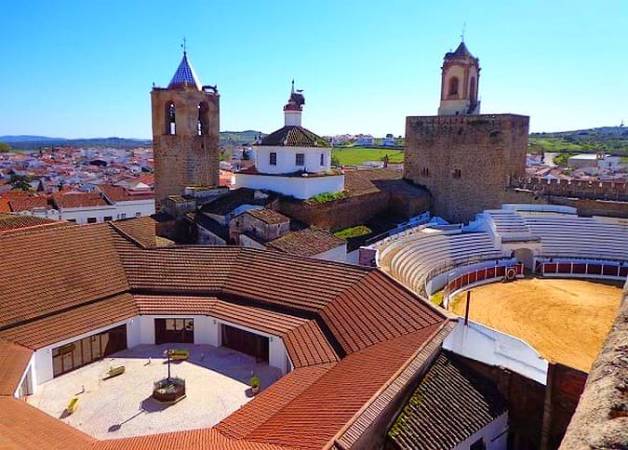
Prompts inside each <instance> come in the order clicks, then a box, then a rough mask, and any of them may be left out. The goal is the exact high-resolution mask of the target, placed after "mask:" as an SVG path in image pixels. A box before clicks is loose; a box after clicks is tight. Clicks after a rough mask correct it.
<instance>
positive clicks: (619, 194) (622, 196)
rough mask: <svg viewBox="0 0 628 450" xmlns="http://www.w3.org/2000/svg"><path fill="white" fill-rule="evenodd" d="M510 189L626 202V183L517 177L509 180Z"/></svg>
mask: <svg viewBox="0 0 628 450" xmlns="http://www.w3.org/2000/svg"><path fill="white" fill-rule="evenodd" d="M510 187H511V188H515V189H525V190H529V191H533V192H534V193H536V194H537V195H555V196H560V197H577V198H586V199H591V200H614V201H624V202H625V201H628V183H625V182H623V183H620V182H613V181H585V180H558V179H553V180H546V179H543V178H540V177H518V178H512V179H511V180H510Z"/></svg>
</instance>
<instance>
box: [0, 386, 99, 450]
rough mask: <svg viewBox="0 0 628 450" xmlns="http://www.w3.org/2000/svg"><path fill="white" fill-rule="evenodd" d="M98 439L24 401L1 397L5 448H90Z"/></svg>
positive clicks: (1, 432) (1, 436) (2, 444)
mask: <svg viewBox="0 0 628 450" xmlns="http://www.w3.org/2000/svg"><path fill="white" fill-rule="evenodd" d="M95 442H96V440H95V439H94V438H92V437H91V436H88V435H86V434H85V433H82V432H80V431H79V430H77V429H76V428H73V427H71V426H70V425H67V424H65V423H63V422H62V421H60V420H57V419H56V418H54V417H52V416H49V415H48V414H46V413H45V412H43V411H40V410H39V409H37V408H35V407H34V406H31V405H29V404H28V403H26V402H25V401H23V400H18V399H16V398H12V397H0V448H2V450H44V449H45V450H88V449H91V448H93V445H94V444H95Z"/></svg>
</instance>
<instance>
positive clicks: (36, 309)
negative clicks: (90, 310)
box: [0, 224, 128, 328]
mask: <svg viewBox="0 0 628 450" xmlns="http://www.w3.org/2000/svg"><path fill="white" fill-rule="evenodd" d="M113 234H114V231H113V230H112V229H111V228H110V227H109V226H108V225H107V224H98V225H93V226H81V227H78V226H67V227H54V228H42V229H40V230H31V231H30V232H28V233H5V234H1V235H0V248H2V252H3V257H2V258H1V259H0V304H1V308H0V328H3V327H6V326H9V325H10V324H16V323H17V322H20V321H25V320H30V319H34V318H36V317H38V316H41V315H44V314H50V313H53V312H55V311H60V310H63V309H66V308H72V307H76V306H78V305H80V304H83V303H87V302H90V301H94V300H98V299H101V298H106V297H108V296H111V295H115V294H118V293H120V292H124V291H126V290H127V289H128V284H127V282H126V276H125V273H124V270H123V268H122V264H121V263H120V259H119V257H118V255H117V254H116V252H115V248H114V245H113Z"/></svg>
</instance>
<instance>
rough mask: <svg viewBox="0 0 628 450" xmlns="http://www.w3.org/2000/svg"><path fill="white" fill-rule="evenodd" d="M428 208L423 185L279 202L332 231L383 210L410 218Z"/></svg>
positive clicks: (294, 214)
mask: <svg viewBox="0 0 628 450" xmlns="http://www.w3.org/2000/svg"><path fill="white" fill-rule="evenodd" d="M429 208H430V196H429V193H427V192H425V191H423V190H420V189H416V190H414V192H410V193H409V192H394V191H389V190H381V191H379V192H373V193H368V194H362V195H356V196H351V197H347V198H343V199H340V200H335V201H331V202H327V203H322V204H316V203H307V202H300V201H295V200H292V199H282V200H280V202H279V205H278V210H279V211H280V212H281V213H282V214H285V215H286V216H289V217H291V218H293V219H296V220H300V221H301V222H304V223H307V224H308V225H315V226H317V227H320V228H324V229H326V230H331V231H336V230H341V229H343V228H347V227H352V226H355V225H361V224H364V223H366V222H368V221H369V220H371V219H372V218H374V217H375V216H377V215H380V214H384V213H390V214H393V215H396V216H401V217H406V218H409V217H412V216H415V215H418V214H421V213H422V212H425V211H427V210H428V209H429Z"/></svg>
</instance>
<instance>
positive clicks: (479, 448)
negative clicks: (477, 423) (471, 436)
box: [469, 438, 486, 450]
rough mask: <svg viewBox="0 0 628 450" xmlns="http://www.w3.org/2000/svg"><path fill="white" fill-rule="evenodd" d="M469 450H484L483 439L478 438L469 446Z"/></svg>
mask: <svg viewBox="0 0 628 450" xmlns="http://www.w3.org/2000/svg"><path fill="white" fill-rule="evenodd" d="M469 449H470V450H486V444H485V443H484V439H482V438H480V439H478V440H477V441H475V442H474V443H473V444H471V447H469Z"/></svg>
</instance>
